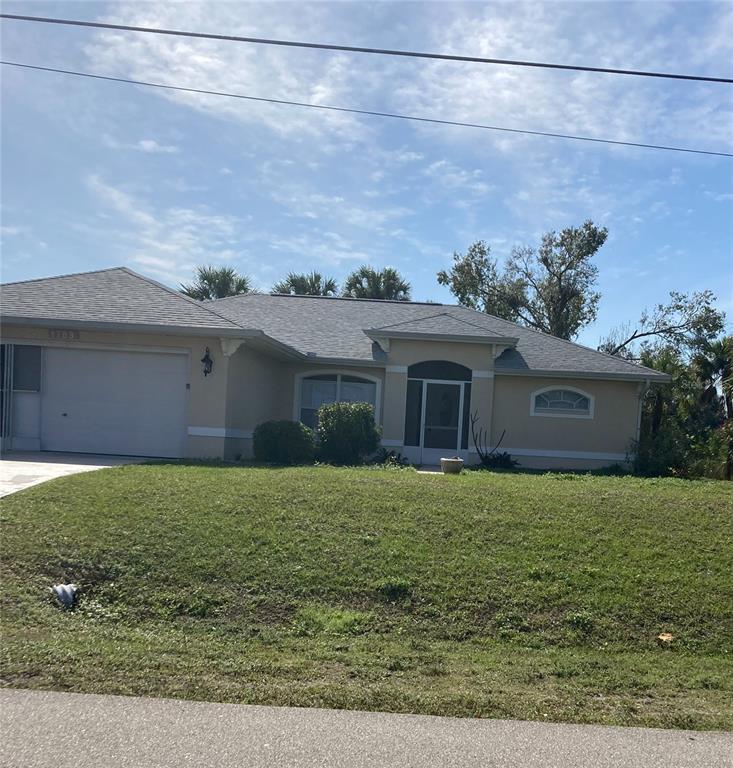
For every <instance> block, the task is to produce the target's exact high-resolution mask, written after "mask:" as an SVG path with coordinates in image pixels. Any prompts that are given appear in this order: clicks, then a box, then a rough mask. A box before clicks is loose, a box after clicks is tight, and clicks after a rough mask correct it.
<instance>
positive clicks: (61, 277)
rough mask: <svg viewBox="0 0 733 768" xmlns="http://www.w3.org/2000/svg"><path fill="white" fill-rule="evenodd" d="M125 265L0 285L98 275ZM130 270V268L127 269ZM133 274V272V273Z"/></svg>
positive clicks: (119, 268) (117, 269) (123, 268)
mask: <svg viewBox="0 0 733 768" xmlns="http://www.w3.org/2000/svg"><path fill="white" fill-rule="evenodd" d="M125 270H127V267H105V268H104V269H87V270H84V271H82V272H68V273H66V274H65V275H51V276H50V277H32V278H31V279H30V280H12V281H11V282H9V283H0V285H24V284H25V283H40V282H41V281H42V280H62V279H64V278H66V277H79V276H80V275H99V274H101V273H102V272H118V271H125ZM127 271H130V272H131V271H132V270H127ZM133 274H134V273H133Z"/></svg>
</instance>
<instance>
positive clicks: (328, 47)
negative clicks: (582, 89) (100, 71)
mask: <svg viewBox="0 0 733 768" xmlns="http://www.w3.org/2000/svg"><path fill="white" fill-rule="evenodd" d="M0 18H2V19H12V20H14V21H33V22H39V23H42V24H64V25H67V26H73V27H95V28H97V29H117V30H120V31H123V32H148V33H152V34H156V35H174V36H176V37H195V38H201V39H204V40H225V41H228V42H236V43H255V44H257V45H279V46H285V47H288V48H316V49H319V50H323V51H346V52H348V53H373V54H379V55H382V56H406V57H409V58H414V59H438V60H440V61H462V62H469V63H473V64H500V65H502V66H509V67H535V68H539V69H562V70H571V71H574V72H600V73H603V74H607V75H635V76H637V77H661V78H666V79H668V80H693V81H696V82H704V83H733V78H729V77H707V76H705V75H680V74H674V73H671V72H647V71H643V70H637V69H611V68H609V67H586V66H581V65H574V64H549V63H547V62H539V61H518V60H515V59H489V58H484V57H482V56H457V55H454V54H449V53H424V52H420V51H402V50H393V49H390V48H364V47H361V46H356V45H333V44H329V43H304V42H301V41H297V40H274V39H268V38H264V37H240V36H238V35H216V34H211V33H206V32H184V31H182V30H177V29H158V28H155V27H135V26H130V25H127V24H108V23H105V22H101V21H78V20H76V19H57V18H52V17H49V16H21V15H19V14H15V13H0Z"/></svg>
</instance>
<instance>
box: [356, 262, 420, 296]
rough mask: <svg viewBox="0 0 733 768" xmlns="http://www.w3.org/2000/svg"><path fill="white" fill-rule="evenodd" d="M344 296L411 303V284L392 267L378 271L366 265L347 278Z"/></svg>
mask: <svg viewBox="0 0 733 768" xmlns="http://www.w3.org/2000/svg"><path fill="white" fill-rule="evenodd" d="M344 296H349V297H351V298H354V299H391V300H392V301H410V284H409V283H408V282H407V281H406V280H405V279H404V278H403V277H402V275H400V273H399V272H398V271H397V270H396V269H393V268H392V267H385V268H384V269H382V270H376V269H374V268H373V267H370V266H368V265H366V264H365V265H364V266H362V267H359V269H357V270H356V272H352V273H351V274H350V275H349V276H348V277H347V278H346V283H345V284H344Z"/></svg>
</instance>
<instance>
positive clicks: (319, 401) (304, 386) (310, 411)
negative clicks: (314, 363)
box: [296, 373, 377, 429]
mask: <svg viewBox="0 0 733 768" xmlns="http://www.w3.org/2000/svg"><path fill="white" fill-rule="evenodd" d="M296 395H297V396H298V397H299V400H298V408H297V416H296V418H298V419H299V420H300V421H302V422H303V424H305V425H306V426H308V427H311V428H312V429H315V428H316V426H317V422H318V409H319V408H320V407H321V406H322V405H327V404H328V403H369V405H371V406H372V408H374V415H375V418H376V411H377V380H376V379H374V380H371V379H366V378H362V377H361V376H351V375H349V374H346V373H321V374H313V375H306V376H303V377H301V379H300V385H299V388H298V387H296Z"/></svg>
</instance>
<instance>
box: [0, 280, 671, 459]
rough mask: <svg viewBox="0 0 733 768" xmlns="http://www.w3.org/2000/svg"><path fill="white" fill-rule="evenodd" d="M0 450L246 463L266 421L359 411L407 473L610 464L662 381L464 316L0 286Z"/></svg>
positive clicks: (387, 306)
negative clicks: (477, 441) (493, 451)
mask: <svg viewBox="0 0 733 768" xmlns="http://www.w3.org/2000/svg"><path fill="white" fill-rule="evenodd" d="M0 302H1V304H0V323H1V324H2V328H1V330H2V350H1V354H2V377H1V378H2V408H1V409H0V410H1V417H2V423H1V425H0V426H1V433H2V447H3V448H4V449H5V450H34V451H35V450H42V451H69V452H82V453H105V454H127V455H139V456H154V457H176V458H177V457H221V458H235V457H237V456H240V455H241V456H245V457H246V456H249V455H251V451H252V433H253V430H254V429H255V427H256V426H257V425H258V424H260V423H261V422H263V421H267V420H269V419H296V420H300V421H302V422H304V423H305V424H308V425H310V426H313V425H314V424H315V420H316V414H317V409H318V407H319V406H320V405H321V404H323V403H330V402H333V401H352V402H361V401H366V402H368V403H371V404H372V405H373V406H374V412H375V417H376V420H377V422H378V423H379V424H380V425H381V428H382V444H383V445H384V446H385V447H388V448H391V449H394V450H395V451H399V452H400V453H402V454H403V455H404V456H406V457H407V458H408V459H409V460H410V461H412V462H415V463H423V464H436V463H438V461H439V459H440V458H441V457H442V456H447V455H448V456H452V455H460V456H462V457H464V458H465V459H466V460H468V461H472V460H476V456H477V454H476V450H475V445H474V442H473V440H472V429H471V421H472V420H471V417H472V416H473V417H474V419H475V427H476V429H477V430H478V429H479V428H481V429H483V430H484V434H487V435H489V436H490V437H489V440H488V443H489V445H490V446H493V445H495V444H496V442H497V441H498V440H499V438H500V436H501V435H502V434H504V440H503V442H502V445H501V450H506V451H508V452H509V453H511V454H512V456H514V457H515V458H516V459H517V460H519V462H520V463H521V465H522V466H526V467H547V468H553V467H562V468H595V467H600V466H603V465H607V464H611V463H614V462H623V461H624V460H625V459H626V457H627V453H628V451H629V449H630V448H631V445H632V443H633V441H634V440H635V439H636V438H637V436H638V431H639V421H640V414H641V398H642V396H643V393H644V392H645V391H646V389H647V388H648V387H649V386H651V385H653V384H655V383H661V382H664V381H667V377H666V376H665V375H664V374H661V373H659V372H657V371H653V370H650V369H649V368H644V367H641V366H638V365H634V364H632V363H629V362H626V361H624V360H621V359H619V358H616V357H611V356H609V355H606V354H602V353H600V352H597V351H595V350H593V349H589V348H587V347H583V346H581V345H579V344H574V343H572V342H569V341H564V340H562V339H558V338H555V337H553V336H549V335H547V334H544V333H540V332H537V331H534V330H530V329H528V328H524V327H522V326H519V325H515V324H514V323H510V322H507V321H505V320H501V319H499V318H496V317H492V316H490V315H487V314H483V313H481V312H477V311H474V310H471V309H467V308H465V307H459V306H452V305H445V304H433V303H423V302H398V301H377V300H364V299H344V298H325V297H317V296H289V295H278V294H275V295H268V294H247V295H242V296H234V297H230V298H225V299H218V300H215V301H209V302H198V301H194V300H193V299H190V298H188V297H186V296H183V295H182V294H180V293H178V292H176V291H175V290H172V289H170V288H167V287H166V286H164V285H161V284H159V283H157V282H155V281H153V280H150V279H148V278H146V277H143V276H142V275H138V274H136V273H135V272H132V271H131V270H129V269H127V268H124V267H119V268H114V269H106V270H100V271H97V272H87V273H81V274H74V275H64V276H60V277H51V278H47V279H41V280H29V281H26V282H19V283H7V284H4V285H2V287H1V288H0Z"/></svg>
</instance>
